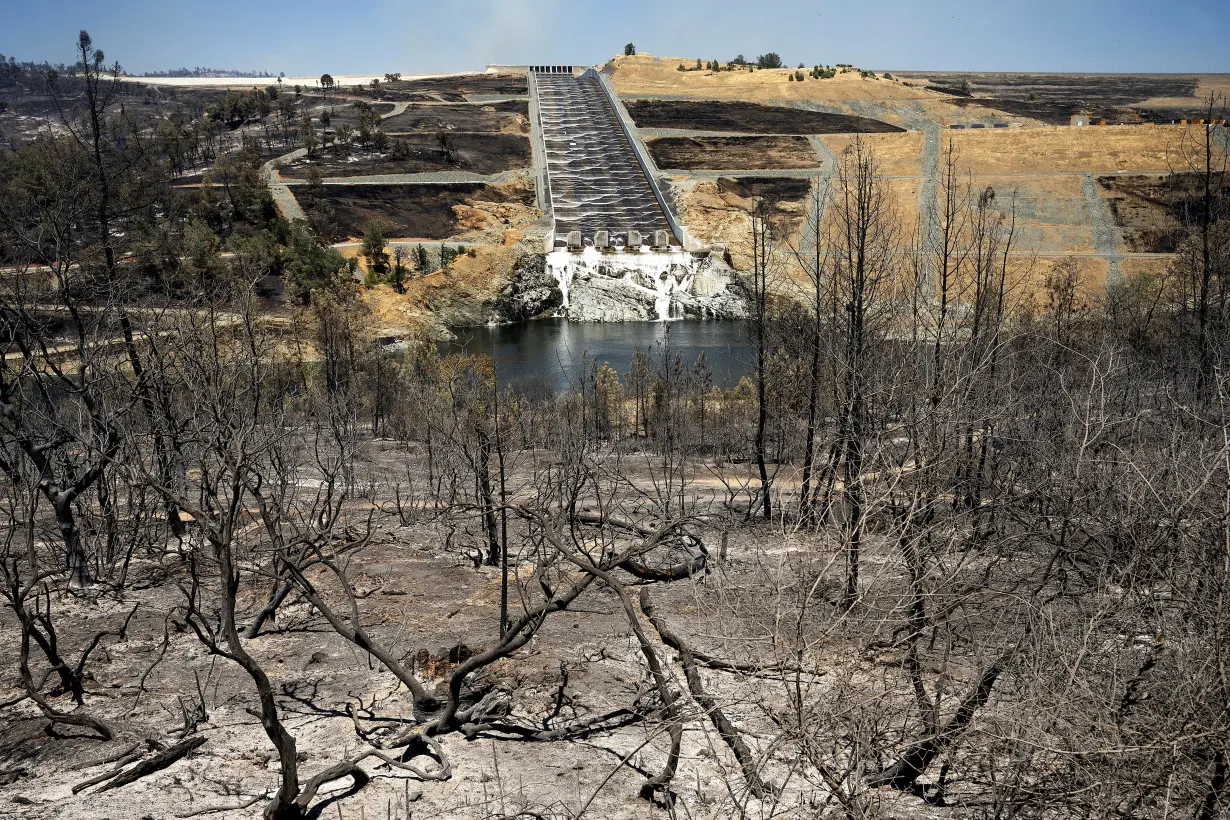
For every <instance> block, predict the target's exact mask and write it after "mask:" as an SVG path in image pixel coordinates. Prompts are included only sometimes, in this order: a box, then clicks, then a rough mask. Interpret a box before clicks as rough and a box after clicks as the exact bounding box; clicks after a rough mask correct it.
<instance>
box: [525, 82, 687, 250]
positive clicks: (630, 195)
mask: <svg viewBox="0 0 1230 820" xmlns="http://www.w3.org/2000/svg"><path fill="white" fill-rule="evenodd" d="M535 84H536V85H537V98H538V117H539V124H540V127H541V129H542V138H543V142H544V143H545V145H546V152H547V174H548V177H549V185H550V190H551V210H552V214H553V216H554V217H555V235H556V236H557V237H559V238H560V239H565V238H566V237H567V236H568V234H569V233H571V232H572V231H580V232H581V235H582V236H583V237H584V238H585V239H586V240H589V242H590V243H592V241H593V238H594V235H595V234H596V233H597V232H598V231H607V232H609V234H610V235H611V236H612V237H615V236H620V235H623V236H626V234H627V232H628V231H630V230H632V231H638V232H639V233H640V234H641V235H642V236H653V234H654V232H655V231H659V230H664V231H668V232H669V231H670V230H671V226H670V222H669V220H668V219H667V218H666V214H665V213H664V212H663V210H662V206H661V205H660V204H659V201H658V198H657V195H656V194H655V193H654V190H653V187H652V183H651V182H650V180H649V178H648V177H646V175H645V172H644V169H643V168H642V167H641V164H640V162H639V161H638V160H637V157H636V152H635V149H634V148H633V146H632V143H631V141H630V140H629V139H628V135H627V134H626V133H625V132H624V130H623V127H622V126H621V125H620V122H619V117H618V115H617V114H616V113H615V110H614V108H613V107H612V106H611V101H610V100H609V99H608V98H607V95H606V92H605V90H604V89H603V88H602V85H601V83H600V81H599V80H598V79H597V77H595V76H593V73H592V72H587V73H586V74H585V75H582V76H580V77H574V76H572V75H570V74H565V75H561V74H538V75H536V76H535Z"/></svg>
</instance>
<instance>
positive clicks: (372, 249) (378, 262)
mask: <svg viewBox="0 0 1230 820" xmlns="http://www.w3.org/2000/svg"><path fill="white" fill-rule="evenodd" d="M388 242H389V229H388V226H386V225H385V224H384V223H383V222H380V221H376V222H373V223H372V224H371V225H368V226H367V230H366V231H365V232H364V234H363V258H364V259H366V260H367V269H368V270H369V271H372V272H374V273H379V274H383V273H384V272H385V271H387V270H388V269H389V254H388V253H387V252H386V251H385V245H387V244H388Z"/></svg>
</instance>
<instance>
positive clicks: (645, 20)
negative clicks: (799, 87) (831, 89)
mask: <svg viewBox="0 0 1230 820" xmlns="http://www.w3.org/2000/svg"><path fill="white" fill-rule="evenodd" d="M82 28H85V29H88V30H89V32H90V34H91V35H92V36H93V38H94V42H95V44H96V45H98V46H100V47H101V48H103V49H104V50H105V52H106V55H107V58H108V60H119V61H120V62H121V63H122V64H123V65H124V67H125V68H126V69H127V70H129V71H132V72H134V73H135V72H142V71H150V70H159V69H166V68H174V67H179V66H184V65H186V66H198V65H200V66H210V67H217V68H231V69H244V70H247V69H260V70H267V71H270V72H272V73H275V74H276V73H277V72H279V71H284V72H286V73H287V74H289V75H297V74H307V75H315V74H320V73H322V72H326V71H328V72H331V73H334V74H355V73H369V72H385V71H403V72H418V71H449V70H452V71H459V70H467V69H476V68H482V67H483V65H484V64H486V63H488V62H498V63H527V62H557V63H580V64H587V63H597V62H602V61H603V60H605V59H606V58H607V57H609V56H611V55H612V54H615V53H617V52H618V51H619V50H620V49H622V48H623V45H624V43H626V42H628V41H629V40H632V41H633V42H635V43H636V46H637V48H638V49H640V50H642V51H649V52H652V53H654V54H659V55H663V56H686V57H703V58H704V59H706V60H709V59H720V60H727V59H730V58H731V57H733V56H735V54H739V53H742V54H745V55H747V56H748V57H749V58H750V57H754V56H755V55H757V54H759V53H761V52H766V51H776V52H778V53H780V54H781V55H782V58H783V59H784V60H786V61H787V63H789V64H795V63H798V62H800V61H802V62H805V63H807V64H808V65H811V64H813V63H817V62H823V63H837V62H843V63H854V64H856V65H860V66H863V67H867V68H873V69H934V70H940V69H954V70H960V69H979V70H1002V71H1021V70H1034V71H1206V72H1214V71H1218V72H1220V71H1230V56H1228V52H1227V50H1226V42H1227V33H1228V32H1230V2H1228V0H1012V2H1009V0H981V2H968V1H967V0H840V2H830V0H624V1H623V2H618V1H613V0H571V2H566V0H437V2H424V1H423V0H372V1H371V2H359V3H347V2H344V0H330V2H324V1H323V0H273V1H271V0H211V2H200V1H199V0H89V2H86V0H0V52H2V53H4V54H11V55H16V56H17V57H18V59H23V60H24V59H38V60H42V59H47V60H50V61H52V62H59V61H68V60H70V59H71V58H72V46H73V43H74V41H75V40H76V37H77V32H78V30H79V29H82Z"/></svg>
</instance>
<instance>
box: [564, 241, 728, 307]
mask: <svg viewBox="0 0 1230 820" xmlns="http://www.w3.org/2000/svg"><path fill="white" fill-rule="evenodd" d="M546 268H547V272H548V274H549V275H550V277H551V279H552V280H553V281H554V282H555V283H556V285H557V288H558V290H559V293H560V298H561V305H560V310H559V313H560V315H563V316H567V317H568V318H569V319H572V320H574V321H582V322H636V321H652V320H663V319H683V318H696V319H701V318H738V317H742V316H746V315H747V304H748V299H747V293H746V290H745V288H744V287H743V284H742V282H741V281H740V279H739V278H738V277H737V276H736V275H735V273H734V271H732V270H730V269H729V268H728V267H726V265H725V264H724V263H723V262H722V260H721V259H719V258H717V257H713V256H702V255H695V254H690V253H686V252H683V251H672V252H669V253H650V252H640V253H626V252H612V253H600V252H598V251H596V250H594V249H593V248H586V249H585V250H584V251H582V252H580V253H572V252H568V251H555V252H553V253H551V254H550V255H549V256H548V257H547V260H546Z"/></svg>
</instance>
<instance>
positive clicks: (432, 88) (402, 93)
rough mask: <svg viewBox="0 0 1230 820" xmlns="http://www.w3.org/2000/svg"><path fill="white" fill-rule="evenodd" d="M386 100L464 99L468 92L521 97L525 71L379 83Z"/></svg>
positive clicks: (526, 85)
mask: <svg viewBox="0 0 1230 820" xmlns="http://www.w3.org/2000/svg"><path fill="white" fill-rule="evenodd" d="M381 91H382V96H383V97H384V98H385V99H391V100H405V99H432V98H435V99H440V100H444V101H446V102H464V101H465V97H466V95H467V94H491V95H498V96H509V97H520V96H524V95H526V94H529V93H530V89H529V80H528V78H527V77H526V76H525V75H524V74H465V75H461V76H457V77H431V78H428V79H422V80H399V81H397V82H394V83H385V84H383V85H382V86H381Z"/></svg>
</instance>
